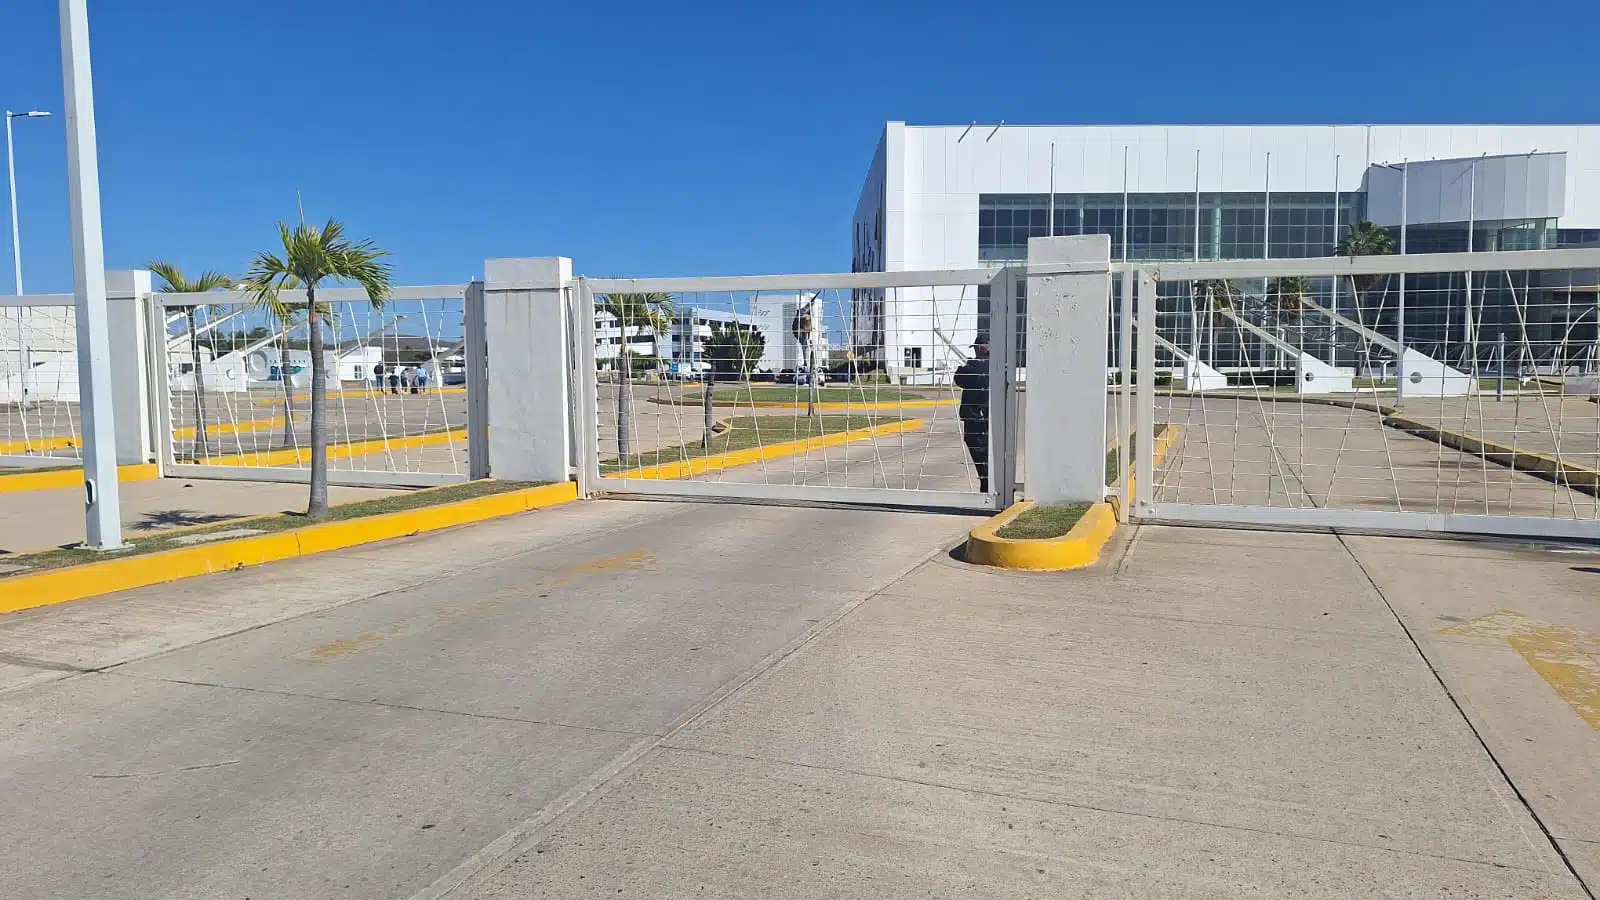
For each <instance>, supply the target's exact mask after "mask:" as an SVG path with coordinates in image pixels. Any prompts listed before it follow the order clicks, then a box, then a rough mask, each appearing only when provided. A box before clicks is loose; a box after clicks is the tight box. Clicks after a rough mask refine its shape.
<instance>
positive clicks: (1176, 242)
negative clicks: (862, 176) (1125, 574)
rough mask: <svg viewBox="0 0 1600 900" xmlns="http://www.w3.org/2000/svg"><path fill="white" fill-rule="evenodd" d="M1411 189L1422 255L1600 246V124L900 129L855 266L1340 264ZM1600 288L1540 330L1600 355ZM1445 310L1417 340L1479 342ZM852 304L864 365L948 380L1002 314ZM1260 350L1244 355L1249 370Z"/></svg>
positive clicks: (1587, 291)
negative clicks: (1067, 248)
mask: <svg viewBox="0 0 1600 900" xmlns="http://www.w3.org/2000/svg"><path fill="white" fill-rule="evenodd" d="M1402 168H1404V169H1405V170H1406V172H1405V174H1404V176H1402V172H1401V169H1402ZM1402 180H1403V181H1404V182H1405V184H1406V185H1407V189H1406V198H1405V204H1404V206H1405V213H1406V230H1407V250H1408V252H1411V253H1422V252H1443V251H1451V250H1466V249H1467V248H1468V232H1469V230H1470V232H1471V235H1472V237H1471V246H1472V247H1473V249H1477V250H1502V249H1538V248H1558V247H1570V246H1594V245H1600V126H1595V125H1549V126H1522V125H1332V126H1299V125H1295V126H1286V125H1267V126H1261V125H1225V126H1189V125H1184V126H1177V125H1139V126H1056V125H1037V126H1033V125H1030V126H1014V125H1002V126H995V125H971V126H968V125H957V126H926V127H925V126H910V125H906V124H904V123H902V122H890V123H888V124H887V126H886V127H885V128H884V133H883V136H882V137H881V138H880V140H879V142H878V147H877V151H876V153H875V154H874V155H873V157H872V162H871V165H870V167H869V169H868V172H867V178H866V183H865V185H864V186H863V188H862V191H861V196H860V199H859V201H858V203H857V205H856V212H855V217H854V221H853V235H852V238H853V242H852V246H853V253H852V266H851V268H852V269H853V270H854V271H907V270H918V269H967V268H976V267H979V266H987V265H1000V264H1004V263H1008V262H1015V261H1021V260H1023V259H1025V258H1026V255H1027V242H1028V238H1030V237H1038V236H1047V235H1052V234H1054V235H1063V234H1108V235H1110V236H1111V241H1112V257H1113V259H1128V260H1149V261H1155V260H1190V259H1261V258H1268V257H1272V258H1282V257H1311V256H1326V255H1332V254H1333V252H1334V248H1335V246H1336V245H1337V242H1338V240H1339V238H1340V237H1341V236H1342V235H1343V234H1344V233H1345V231H1346V230H1347V229H1348V227H1349V225H1350V224H1351V223H1352V222H1354V221H1358V220H1360V219H1370V220H1371V221H1373V222H1375V223H1377V224H1379V225H1384V226H1399V225H1400V224H1401V219H1400V216H1401V208H1402V203H1401V184H1402ZM1269 217H1270V223H1269V222H1268V219H1269ZM1469 223H1470V226H1469ZM1124 240H1126V243H1124ZM1458 280H1459V279H1458ZM1592 284H1593V282H1592V280H1591V281H1590V286H1588V287H1586V288H1574V287H1572V286H1571V284H1570V283H1569V284H1568V285H1567V288H1566V290H1567V296H1566V304H1567V307H1566V308H1567V309H1568V310H1569V313H1570V320H1565V321H1550V322H1544V323H1539V324H1540V326H1541V327H1548V328H1549V329H1550V330H1551V331H1550V333H1556V332H1562V333H1565V334H1567V335H1568V336H1569V337H1570V338H1572V341H1571V343H1572V344H1573V345H1574V346H1580V347H1581V346H1593V347H1597V348H1600V335H1597V334H1596V329H1595V324H1594V323H1595V321H1596V319H1597V318H1600V310H1596V309H1595V308H1594V307H1595V304H1596V297H1595V289H1594V287H1593V286H1592ZM1316 289H1317V285H1315V284H1314V285H1313V290H1316ZM1438 291H1439V293H1440V294H1441V295H1442V294H1443V293H1445V292H1446V291H1448V288H1447V287H1440V288H1439V289H1438ZM1459 302H1462V303H1464V298H1463V299H1462V300H1460V301H1459ZM1444 306H1445V307H1446V308H1444V309H1441V308H1440V307H1434V308H1432V309H1419V310H1417V311H1416V313H1415V314H1412V313H1411V312H1408V314H1407V315H1408V318H1407V324H1406V327H1407V343H1408V344H1410V345H1414V346H1415V345H1423V346H1426V345H1428V344H1430V343H1432V344H1436V345H1442V346H1445V347H1449V346H1457V347H1459V346H1460V345H1461V344H1462V337H1463V335H1462V334H1461V333H1460V329H1461V328H1462V327H1463V326H1462V321H1461V316H1460V315H1459V313H1458V314H1457V316H1456V317H1455V318H1454V319H1452V318H1451V317H1450V316H1449V315H1448V309H1447V307H1448V302H1447V303H1446V304H1444ZM853 307H854V308H853V310H852V319H853V323H852V331H853V334H852V340H853V342H854V344H855V348H854V349H855V352H856V354H857V355H858V356H859V357H860V358H862V359H864V360H871V361H873V362H875V363H877V364H880V365H883V366H885V367H887V368H889V369H890V370H891V371H896V372H898V373H899V374H902V375H904V376H906V377H918V376H917V375H916V373H921V377H933V378H942V377H944V375H946V374H947V373H948V372H949V371H950V370H951V369H953V368H954V366H956V365H959V363H960V361H961V359H962V358H963V350H964V348H965V347H966V346H967V345H968V344H970V343H971V340H972V336H973V333H974V332H975V331H976V330H977V329H978V327H979V325H980V321H984V320H985V317H986V315H987V307H988V296H987V292H986V290H979V289H976V288H965V289H962V288H949V289H937V290H936V291H935V290H930V289H899V290H891V291H861V292H858V293H857V295H856V296H855V298H854V301H853ZM1551 308H1552V309H1554V308H1555V306H1554V305H1552V306H1551ZM1553 315H1555V316H1556V317H1557V318H1560V316H1561V315H1566V314H1563V313H1560V312H1559V311H1557V312H1555V313H1553ZM1497 317H1498V318H1497ZM1513 319H1514V316H1513V315H1512V314H1511V313H1510V312H1508V311H1507V310H1506V309H1505V308H1503V307H1497V308H1494V309H1491V310H1488V311H1486V312H1485V316H1484V318H1483V320H1482V321H1480V322H1479V323H1478V324H1479V327H1481V328H1482V329H1483V330H1484V332H1485V333H1489V329H1494V328H1497V327H1499V326H1501V325H1505V324H1509V323H1510V322H1512V321H1513ZM1381 327H1382V326H1381V325H1380V328H1381ZM1258 349H1259V348H1257V347H1246V346H1244V345H1243V344H1240V345H1239V346H1237V347H1236V348H1235V349H1234V351H1233V353H1234V356H1235V358H1236V359H1237V360H1238V361H1241V362H1247V360H1245V359H1244V357H1245V356H1247V355H1249V354H1250V353H1253V352H1256V350H1258ZM1329 352H1331V353H1335V354H1337V353H1338V352H1339V351H1338V349H1337V348H1330V349H1329ZM1593 362H1600V361H1593Z"/></svg>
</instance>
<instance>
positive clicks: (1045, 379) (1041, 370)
mask: <svg viewBox="0 0 1600 900" xmlns="http://www.w3.org/2000/svg"><path fill="white" fill-rule="evenodd" d="M1110 296H1111V237H1110V236H1109V235H1104V234H1094V235H1079V236H1071V237H1041V238H1031V239H1030V240H1029V241H1028V345H1027V346H1028V390H1027V428H1026V429H1025V432H1026V433H1025V434H1024V437H1023V440H1024V456H1025V458H1026V459H1027V477H1026V479H1025V484H1024V487H1025V490H1026V492H1027V495H1028V497H1029V499H1032V500H1034V501H1036V502H1038V503H1040V504H1041V505H1052V506H1053V505H1061V504H1067V503H1097V502H1099V501H1101V500H1103V499H1105V458H1106V346H1107V341H1108V322H1107V306H1108V304H1107V298H1108V297H1110Z"/></svg>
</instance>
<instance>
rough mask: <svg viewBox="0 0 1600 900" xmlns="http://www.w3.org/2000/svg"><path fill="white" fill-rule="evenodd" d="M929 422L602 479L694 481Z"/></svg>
mask: <svg viewBox="0 0 1600 900" xmlns="http://www.w3.org/2000/svg"><path fill="white" fill-rule="evenodd" d="M924 424H925V423H924V422H923V421H922V420H921V419H906V420H904V421H901V422H886V423H884V424H882V425H874V426H872V427H871V428H856V429H853V430H851V431H840V432H837V433H834V434H824V435H819V436H817V437H813V438H805V439H803V440H797V441H784V442H783V443H781V444H768V445H766V446H763V447H748V448H746V449H744V450H730V451H728V452H727V453H717V454H713V455H711V456H696V457H694V458H692V459H684V460H679V461H677V462H670V463H663V464H661V465H658V466H645V467H644V468H639V469H629V470H628V471H626V472H616V473H613V474H610V475H604V476H602V479H604V478H637V479H642V480H645V481H670V480H672V479H676V478H693V477H694V476H696V475H704V474H705V473H707V472H712V471H718V470H721V469H731V468H733V467H734V466H744V465H749V464H750V463H753V462H761V461H762V460H768V459H778V458H780V457H784V456H794V455H795V454H797V453H809V452H811V451H812V450H821V449H823V448H824V447H838V446H841V445H843V444H853V443H855V442H856V441H865V440H870V439H872V438H875V437H881V436H883V435H886V434H898V433H900V432H905V431H915V430H917V429H919V428H921V427H922V426H923V425H924Z"/></svg>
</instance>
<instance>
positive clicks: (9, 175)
mask: <svg viewBox="0 0 1600 900" xmlns="http://www.w3.org/2000/svg"><path fill="white" fill-rule="evenodd" d="M5 112H6V191H7V194H8V195H9V196H10V198H11V270H12V274H13V276H14V277H15V279H16V293H17V296H18V297H21V296H22V231H21V228H20V226H19V225H18V219H17V157H16V151H15V149H14V146H13V141H12V137H11V120H12V119H14V118H16V116H15V115H13V114H12V112H11V110H9V109H8V110H6V111H5ZM27 320H28V308H27V307H26V306H19V307H17V391H18V397H17V400H18V402H19V403H20V404H21V406H22V408H23V409H28V408H29V407H30V406H32V405H33V404H32V403H31V401H30V399H29V397H28V374H29V370H30V369H32V368H33V354H32V353H31V352H29V350H28V339H27V328H26V326H25V324H24V323H25V322H27ZM22 429H23V440H24V442H26V440H27V429H28V420H27V417H26V416H24V417H23V420H22Z"/></svg>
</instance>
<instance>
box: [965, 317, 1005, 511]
mask: <svg viewBox="0 0 1600 900" xmlns="http://www.w3.org/2000/svg"><path fill="white" fill-rule="evenodd" d="M955 382H956V387H958V388H960V389H961V406H960V408H959V409H958V410H957V413H958V414H959V416H960V417H961V440H962V442H963V443H965V444H966V445H967V456H969V457H971V458H972V468H973V469H975V470H977V472H978V492H979V493H982V494H987V493H989V334H988V332H984V331H980V332H978V335H977V337H975V338H973V340H972V358H971V359H969V360H967V361H966V362H964V363H962V364H961V368H959V369H956V375H955ZM1002 499H1005V498H1002Z"/></svg>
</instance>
